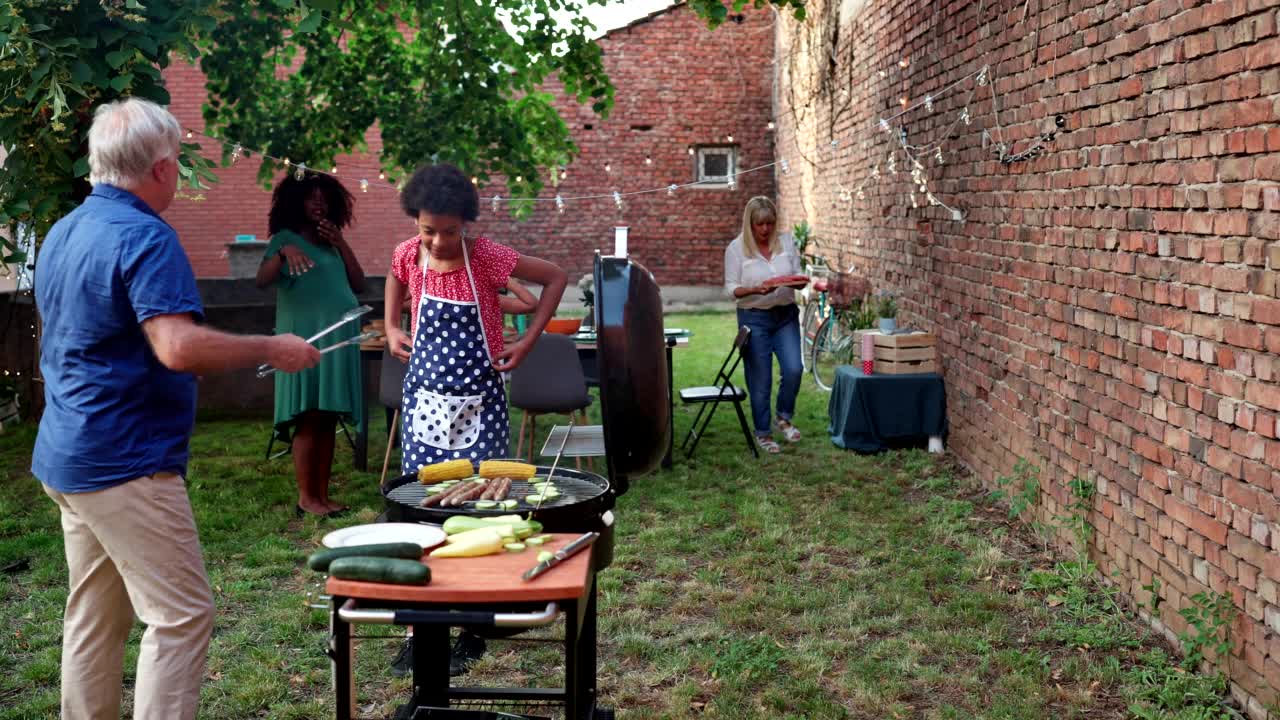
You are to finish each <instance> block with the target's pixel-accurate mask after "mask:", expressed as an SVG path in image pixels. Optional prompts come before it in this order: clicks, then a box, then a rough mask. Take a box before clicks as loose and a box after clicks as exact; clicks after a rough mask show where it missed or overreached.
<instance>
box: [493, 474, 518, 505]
mask: <svg viewBox="0 0 1280 720" xmlns="http://www.w3.org/2000/svg"><path fill="white" fill-rule="evenodd" d="M513 482H515V480H512V479H511V478H509V477H508V478H502V486H501V487H499V488H498V492H497V493H496V494H495V495H494V497H493V499H494V500H506V499H507V495H508V494H509V493H510V492H511V483H513Z"/></svg>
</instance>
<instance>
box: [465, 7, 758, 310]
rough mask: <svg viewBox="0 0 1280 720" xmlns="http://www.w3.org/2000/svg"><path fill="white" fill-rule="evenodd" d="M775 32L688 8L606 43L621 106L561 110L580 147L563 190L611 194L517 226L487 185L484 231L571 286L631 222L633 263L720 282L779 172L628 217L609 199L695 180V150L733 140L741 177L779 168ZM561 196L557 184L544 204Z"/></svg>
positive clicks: (676, 281) (679, 197) (685, 279)
mask: <svg viewBox="0 0 1280 720" xmlns="http://www.w3.org/2000/svg"><path fill="white" fill-rule="evenodd" d="M773 26H774V16H773V13H772V12H770V11H754V12H747V13H746V14H745V15H743V16H742V21H741V22H735V21H733V20H730V21H728V22H726V23H724V24H723V25H721V26H720V27H719V28H717V29H716V30H714V31H712V30H708V29H707V27H706V24H705V23H704V22H703V21H702V20H700V19H698V18H697V16H695V15H694V13H693V12H692V11H691V10H689V8H688V7H687V6H683V5H681V6H678V7H676V8H673V9H671V10H669V11H667V12H665V13H662V14H659V15H656V16H654V17H652V18H651V19H648V20H645V21H642V22H639V23H636V24H633V25H632V26H630V27H627V28H622V29H619V30H615V31H613V32H612V33H610V34H608V35H607V36H605V37H603V38H601V39H600V40H599V43H600V45H601V47H602V48H603V49H604V55H605V57H604V62H605V67H606V69H607V71H608V73H609V77H610V79H612V81H613V84H614V86H615V87H616V95H615V105H614V108H613V111H612V112H611V113H610V115H609V118H608V119H607V120H601V119H600V118H599V117H598V116H596V115H595V114H594V113H592V112H591V110H590V107H588V106H583V105H578V104H576V103H572V102H569V101H561V102H559V103H558V106H559V107H560V110H561V117H563V118H564V120H565V122H566V123H567V124H568V125H569V127H570V129H571V131H572V132H573V136H574V140H575V141H576V142H577V143H578V145H579V147H580V149H581V154H580V155H579V157H578V159H577V160H576V161H575V162H574V163H572V164H571V165H570V166H569V167H568V177H567V178H566V179H565V180H564V182H563V183H562V184H561V186H560V188H559V190H558V192H559V193H560V194H561V195H562V196H564V197H566V198H571V197H573V196H580V195H597V194H603V195H605V196H606V197H603V198H599V199H595V200H583V201H573V200H569V201H566V205H565V211H564V213H558V212H557V211H556V209H555V205H554V203H545V202H544V203H539V204H538V205H537V209H536V211H535V213H534V214H533V215H532V216H531V217H530V218H529V219H527V220H525V221H522V222H514V221H512V220H511V219H510V216H509V215H508V214H507V213H506V210H505V208H504V209H503V210H502V212H501V214H499V215H497V216H495V215H494V213H493V212H492V210H491V208H490V204H489V203H490V200H489V199H490V198H492V196H493V195H494V194H495V193H496V194H500V195H505V194H506V190H505V188H504V187H501V186H499V187H498V188H494V187H488V188H481V191H480V194H481V197H482V199H484V202H483V203H482V205H483V210H482V212H481V218H480V222H479V223H477V226H478V229H480V230H481V231H483V232H488V233H490V234H491V235H492V237H494V238H495V239H498V240H501V241H507V242H509V243H510V244H511V245H514V246H515V247H516V248H518V249H520V250H522V251H525V252H528V253H531V254H534V255H538V256H539V257H542V258H544V259H546V260H550V261H552V262H554V263H556V264H558V265H560V266H561V267H563V268H565V269H566V270H568V271H569V272H570V277H571V279H572V278H576V277H577V276H578V275H579V274H581V273H584V272H587V271H589V270H590V268H591V259H592V256H593V253H594V252H595V250H596V249H597V248H600V249H604V250H606V251H610V252H611V250H612V248H613V235H614V231H613V228H614V226H616V225H626V226H628V227H629V228H630V231H629V233H628V252H629V254H631V255H632V256H633V257H635V258H636V259H638V260H639V261H640V262H642V263H643V264H644V265H645V266H646V267H648V268H649V269H650V270H651V271H653V273H654V275H655V276H656V277H657V279H658V282H659V283H660V284H662V285H719V284H721V283H722V282H723V281H724V246H725V245H726V244H727V243H728V241H729V240H731V239H732V238H733V237H734V236H735V235H737V233H738V231H739V229H740V227H741V223H742V208H743V206H744V205H745V204H746V202H747V200H748V199H749V198H751V197H752V196H754V195H769V196H772V195H773V193H774V180H773V170H772V169H766V170H761V171H758V172H754V173H750V174H748V175H743V176H741V177H740V178H739V179H738V186H737V189H736V190H727V189H725V187H724V186H723V185H721V186H719V187H718V188H709V187H708V188H697V187H691V188H685V189H682V190H680V191H678V192H677V193H676V195H675V196H669V195H667V192H666V190H659V192H655V193H650V194H645V195H637V196H632V197H628V198H624V205H623V209H622V211H621V212H619V211H618V210H617V208H616V206H615V204H614V201H613V199H612V197H609V195H610V193H612V191H613V190H614V189H615V188H616V189H618V190H620V191H622V192H628V191H635V190H647V189H653V188H665V187H666V186H667V185H670V184H672V183H675V184H683V183H687V182H692V181H693V180H695V179H696V178H695V175H694V159H693V158H692V157H690V155H689V154H688V146H689V145H700V144H717V143H724V142H725V138H726V136H729V135H732V136H733V140H734V144H736V145H737V146H738V167H739V168H740V169H747V168H753V167H758V166H760V165H766V164H768V163H770V162H772V161H773V145H772V140H773V138H772V135H773V133H772V132H771V131H770V130H769V128H768V125H769V121H770V120H771V115H772V112H773V66H772V58H773ZM588 125H590V126H592V129H586V126H588ZM645 127H648V128H650V129H642V128H645ZM646 155H647V156H649V157H650V158H651V159H652V160H653V163H652V164H651V165H646V164H645V156H646ZM606 163H608V164H609V165H610V170H611V172H610V173H608V174H606V173H605V164H606ZM556 192H557V191H556V190H555V189H553V188H550V187H548V188H547V189H546V190H544V192H543V195H544V196H545V197H548V198H551V197H554V195H555V193H556ZM570 293H572V294H576V291H575V290H573V289H572V288H571V289H570V290H569V291H568V292H567V293H566V295H568V294H570Z"/></svg>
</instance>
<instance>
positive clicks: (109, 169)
mask: <svg viewBox="0 0 1280 720" xmlns="http://www.w3.org/2000/svg"><path fill="white" fill-rule="evenodd" d="M181 142H182V140H181V126H179V125H178V120H177V119H176V118H175V117H174V116H173V115H172V114H170V113H169V111H168V110H166V109H164V108H162V107H160V106H159V105H157V104H155V103H153V102H151V101H149V100H143V99H141V98H128V99H125V100H117V101H115V102H111V103H106V104H105V105H99V106H98V109H97V110H95V111H94V113H93V125H91V126H90V127H89V182H90V183H92V184H93V185H98V184H100V183H107V184H108V185H115V186H116V187H121V188H124V189H126V190H129V189H132V188H133V187H134V186H135V185H137V184H138V183H139V182H141V181H142V180H143V179H144V178H145V177H146V176H147V173H148V172H150V170H151V166H152V165H154V164H155V163H156V162H158V161H160V160H163V159H164V158H166V157H168V156H169V155H172V154H174V153H176V152H178V147H179V144H180V143H181Z"/></svg>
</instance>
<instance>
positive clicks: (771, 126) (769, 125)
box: [765, 120, 774, 130]
mask: <svg viewBox="0 0 1280 720" xmlns="http://www.w3.org/2000/svg"><path fill="white" fill-rule="evenodd" d="M765 127H766V128H767V129H769V130H772V129H773V127H774V125H773V121H772V120H770V121H769V124H768V125H766V126H765Z"/></svg>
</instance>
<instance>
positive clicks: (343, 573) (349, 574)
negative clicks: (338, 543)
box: [329, 555, 431, 585]
mask: <svg viewBox="0 0 1280 720" xmlns="http://www.w3.org/2000/svg"><path fill="white" fill-rule="evenodd" d="M329 574H330V575H331V576H333V577H336V578H338V579H340V580H362V581H364V582H376V583H391V584H394V585H426V584H427V583H429V582H431V569H430V568H428V567H427V566H426V565H423V564H422V562H421V561H419V560H401V559H397V558H387V557H368V556H363V555H358V556H355V557H341V558H338V559H337V560H334V561H333V562H332V563H330V564H329Z"/></svg>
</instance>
